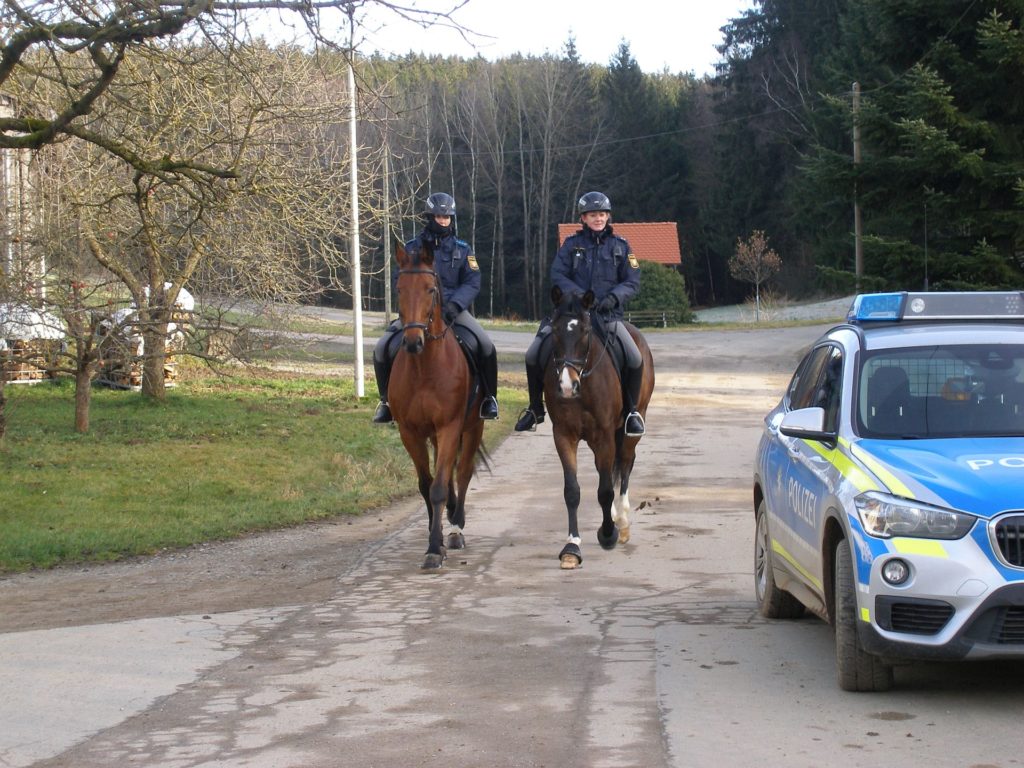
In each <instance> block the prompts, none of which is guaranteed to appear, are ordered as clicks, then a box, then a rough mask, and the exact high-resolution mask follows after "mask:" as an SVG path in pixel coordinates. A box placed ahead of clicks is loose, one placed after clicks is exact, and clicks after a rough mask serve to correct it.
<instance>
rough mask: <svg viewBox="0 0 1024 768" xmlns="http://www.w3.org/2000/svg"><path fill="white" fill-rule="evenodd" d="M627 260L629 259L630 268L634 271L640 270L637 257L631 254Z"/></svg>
mask: <svg viewBox="0 0 1024 768" xmlns="http://www.w3.org/2000/svg"><path fill="white" fill-rule="evenodd" d="M627 258H628V259H629V266H631V267H632V268H633V269H640V262H639V261H638V260H637V258H636V256H635V255H633V254H632V253H631V254H629V256H628V257H627Z"/></svg>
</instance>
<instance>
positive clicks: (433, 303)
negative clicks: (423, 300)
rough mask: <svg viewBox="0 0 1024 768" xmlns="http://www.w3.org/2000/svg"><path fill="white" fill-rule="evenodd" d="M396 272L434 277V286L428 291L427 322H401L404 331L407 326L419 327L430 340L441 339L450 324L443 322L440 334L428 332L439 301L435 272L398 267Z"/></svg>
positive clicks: (439, 291) (437, 278)
mask: <svg viewBox="0 0 1024 768" xmlns="http://www.w3.org/2000/svg"><path fill="white" fill-rule="evenodd" d="M398 274H399V275H428V274H429V275H432V276H433V278H434V287H433V289H432V290H431V291H430V294H431V296H430V312H429V313H428V314H427V322H426V323H403V324H402V330H403V331H405V330H406V329H408V328H419V329H421V330H422V331H423V335H424V336H426V337H427V338H428V339H432V340H437V339H443V338H444V337H445V336H446V335H447V333H448V329H449V328H451V326H450V325H448V324H445V326H444V330H443V331H441V333H440V334H433V333H431V332H430V324H431V323H432V322H434V310H435V309H436V308H437V305H438V304H439V303H440V302H439V301H438V296H440V294H441V290H440V288H439V287H438V283H439V282H440V278H439V277H438V275H437V272H435V271H434V270H432V269H400V270H398Z"/></svg>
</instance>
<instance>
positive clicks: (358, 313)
mask: <svg viewBox="0 0 1024 768" xmlns="http://www.w3.org/2000/svg"><path fill="white" fill-rule="evenodd" d="M355 55H356V52H355V49H354V48H350V49H349V59H348V93H349V97H350V99H351V101H350V103H349V108H348V137H349V146H350V152H351V153H352V154H351V158H350V162H351V165H350V168H349V182H350V184H349V186H350V187H351V190H350V196H351V198H352V242H351V251H352V342H353V345H354V346H355V353H356V362H355V386H356V397H362V396H363V389H364V387H363V272H362V267H361V266H360V263H359V162H358V155H359V153H358V149H357V147H356V73H355V62H354V59H355Z"/></svg>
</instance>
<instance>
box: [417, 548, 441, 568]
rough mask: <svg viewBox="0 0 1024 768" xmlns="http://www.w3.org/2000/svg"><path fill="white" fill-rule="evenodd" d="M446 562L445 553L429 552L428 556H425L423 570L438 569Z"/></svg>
mask: <svg viewBox="0 0 1024 768" xmlns="http://www.w3.org/2000/svg"><path fill="white" fill-rule="evenodd" d="M443 562H444V554H438V553H435V552H427V556H426V557H424V558H423V566H422V568H423V570H424V571H436V570H437V569H438V568H440V567H441V564H442V563H443Z"/></svg>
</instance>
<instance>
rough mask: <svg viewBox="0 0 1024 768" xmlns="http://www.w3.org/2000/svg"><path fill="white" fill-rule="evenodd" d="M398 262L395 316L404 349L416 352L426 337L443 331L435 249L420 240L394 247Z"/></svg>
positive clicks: (436, 335) (411, 352)
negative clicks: (400, 330)
mask: <svg viewBox="0 0 1024 768" xmlns="http://www.w3.org/2000/svg"><path fill="white" fill-rule="evenodd" d="M395 261H396V262H397V263H398V317H399V320H400V321H401V323H402V344H403V345H404V346H405V350H406V352H409V353H410V354H414V355H415V354H419V353H420V352H422V351H423V347H424V345H425V343H426V341H427V339H428V338H438V337H440V336H441V335H443V333H444V329H443V325H444V323H443V318H442V316H441V302H442V297H441V281H440V280H439V279H438V277H437V273H436V272H434V250H433V248H432V247H431V246H430V244H429V243H424V242H422V241H420V242H419V243H418V244H417V247H414V248H410V249H409V250H406V249H405V247H404V246H403V245H401V244H399V245H398V246H397V247H396V248H395Z"/></svg>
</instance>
